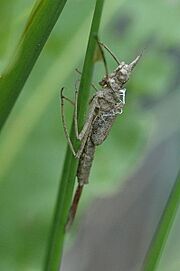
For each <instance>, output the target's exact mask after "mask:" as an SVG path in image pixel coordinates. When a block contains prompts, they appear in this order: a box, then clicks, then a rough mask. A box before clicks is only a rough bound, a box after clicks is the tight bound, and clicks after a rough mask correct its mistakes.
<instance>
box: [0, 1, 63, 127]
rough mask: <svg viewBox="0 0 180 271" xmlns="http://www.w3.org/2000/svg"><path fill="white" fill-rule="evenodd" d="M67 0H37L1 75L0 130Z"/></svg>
mask: <svg viewBox="0 0 180 271" xmlns="http://www.w3.org/2000/svg"><path fill="white" fill-rule="evenodd" d="M66 1H67V0H53V1H52V0H37V2H36V4H35V6H34V8H33V10H32V12H31V15H30V17H29V20H28V22H27V25H26V28H25V30H24V32H23V34H22V36H21V39H20V41H19V44H18V47H17V49H16V52H15V54H14V56H13V60H12V61H11V63H10V64H9V66H8V67H7V69H6V70H5V71H4V72H3V74H2V75H1V76H0V129H1V128H2V126H3V124H4V123H5V121H6V119H7V117H8V115H9V113H10V111H11V109H12V107H13V105H14V104H15V102H16V99H17V97H18V95H19V93H20V92H21V90H22V88H23V86H24V84H25V82H26V80H27V78H28V76H29V74H30V72H31V70H32V68H33V66H34V64H35V62H36V60H37V58H38V56H39V54H40V52H41V50H42V48H43V46H44V44H45V42H46V41H47V39H48V37H49V35H50V33H51V31H52V29H53V27H54V25H55V23H56V21H57V19H58V17H59V15H60V14H61V12H62V10H63V7H64V5H65V3H66Z"/></svg>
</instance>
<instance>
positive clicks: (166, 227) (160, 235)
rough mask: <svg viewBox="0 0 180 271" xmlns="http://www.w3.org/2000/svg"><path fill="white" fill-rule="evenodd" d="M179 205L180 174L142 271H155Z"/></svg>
mask: <svg viewBox="0 0 180 271" xmlns="http://www.w3.org/2000/svg"><path fill="white" fill-rule="evenodd" d="M179 204H180V172H179V174H178V176H177V179H176V182H175V184H174V186H173V189H172V191H171V194H170V196H169V199H168V202H167V204H166V207H165V209H164V212H163V214H162V217H161V220H160V223H159V225H158V227H157V230H156V232H155V235H154V238H153V240H152V242H151V245H150V248H149V251H148V253H147V255H146V258H145V261H144V266H143V271H155V270H156V268H157V265H158V263H159V260H160V257H161V255H162V251H163V249H164V247H165V243H166V241H167V238H168V235H169V232H170V229H171V227H172V224H173V221H174V218H175V215H176V212H177V210H178V207H179Z"/></svg>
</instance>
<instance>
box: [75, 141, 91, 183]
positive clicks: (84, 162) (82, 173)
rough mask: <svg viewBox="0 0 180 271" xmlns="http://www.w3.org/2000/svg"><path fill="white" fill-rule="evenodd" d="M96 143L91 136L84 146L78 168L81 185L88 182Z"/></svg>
mask: <svg viewBox="0 0 180 271" xmlns="http://www.w3.org/2000/svg"><path fill="white" fill-rule="evenodd" d="M94 152H95V145H94V144H93V142H92V141H91V138H90V137H89V138H88V139H87V142H86V145H85V147H84V150H83V153H82V155H81V157H80V160H79V165H78V169H77V178H78V182H79V184H80V185H84V184H87V183H88V179H89V174H90V170H91V166H92V162H93V158H94Z"/></svg>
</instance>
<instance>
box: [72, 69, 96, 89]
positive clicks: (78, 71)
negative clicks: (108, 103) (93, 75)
mask: <svg viewBox="0 0 180 271" xmlns="http://www.w3.org/2000/svg"><path fill="white" fill-rule="evenodd" d="M75 71H76V72H77V73H79V74H80V75H82V72H80V70H78V69H77V68H76V69H75ZM91 86H92V87H93V88H94V89H95V91H98V89H97V87H96V86H95V85H94V84H93V83H91Z"/></svg>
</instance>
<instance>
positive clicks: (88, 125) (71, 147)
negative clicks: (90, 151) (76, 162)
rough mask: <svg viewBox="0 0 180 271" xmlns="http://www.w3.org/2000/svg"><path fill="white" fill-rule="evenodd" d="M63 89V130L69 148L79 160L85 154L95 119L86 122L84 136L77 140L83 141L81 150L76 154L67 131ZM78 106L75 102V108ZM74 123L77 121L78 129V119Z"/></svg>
mask: <svg viewBox="0 0 180 271" xmlns="http://www.w3.org/2000/svg"><path fill="white" fill-rule="evenodd" d="M63 89H64V88H62V89H61V117H62V123H63V129H64V133H65V136H66V139H67V141H68V144H69V147H70V149H71V151H72V153H73V155H74V156H75V157H76V158H79V157H80V156H81V154H82V152H83V149H84V146H85V144H86V140H87V138H88V136H89V132H90V128H91V123H92V121H93V118H92V120H91V119H89V120H88V121H86V123H85V125H84V128H83V135H82V136H81V137H79V135H78V137H77V139H79V140H80V141H81V145H80V147H79V150H78V151H77V152H76V151H75V149H74V147H73V144H72V141H71V139H70V136H69V133H68V130H67V125H66V121H65V116H64V96H63ZM76 104H77V102H75V108H76ZM76 111H77V108H76V109H75V112H76ZM76 114H77V113H76ZM74 115H75V114H74ZM91 115H92V114H91ZM74 121H75V127H76V126H77V119H76V117H74ZM76 132H78V131H76Z"/></svg>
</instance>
